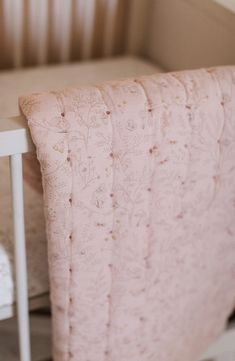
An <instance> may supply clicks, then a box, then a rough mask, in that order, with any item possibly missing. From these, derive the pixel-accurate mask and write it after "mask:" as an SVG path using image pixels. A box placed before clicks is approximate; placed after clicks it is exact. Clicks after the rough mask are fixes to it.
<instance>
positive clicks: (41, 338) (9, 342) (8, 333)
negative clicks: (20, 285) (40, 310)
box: [0, 315, 51, 361]
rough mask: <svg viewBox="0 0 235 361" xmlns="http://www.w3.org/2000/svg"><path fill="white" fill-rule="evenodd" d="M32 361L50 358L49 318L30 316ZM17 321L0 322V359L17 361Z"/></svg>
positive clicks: (42, 360)
mask: <svg viewBox="0 0 235 361" xmlns="http://www.w3.org/2000/svg"><path fill="white" fill-rule="evenodd" d="M30 327H31V341H32V361H49V360H50V356H51V336H50V335H51V331H50V330H51V321H50V317H49V316H45V315H31V317H30ZM16 330H17V321H16V319H15V318H12V319H8V320H5V321H1V322H0V355H1V356H0V359H1V360H4V361H19V353H18V337H17V332H16Z"/></svg>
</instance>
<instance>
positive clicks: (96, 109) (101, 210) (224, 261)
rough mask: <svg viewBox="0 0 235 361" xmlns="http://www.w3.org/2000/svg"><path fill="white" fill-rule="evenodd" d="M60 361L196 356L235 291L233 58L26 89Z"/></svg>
mask: <svg viewBox="0 0 235 361" xmlns="http://www.w3.org/2000/svg"><path fill="white" fill-rule="evenodd" d="M20 107H21V109H22V111H23V113H24V114H25V116H26V118H27V119H28V123H29V127H30V130H31V134H32V137H33V140H34V142H35V144H36V148H37V156H38V159H39V162H40V165H41V171H42V177H43V188H44V200H45V216H46V222H47V235H48V247H49V266H50V280H51V301H52V310H53V330H54V360H56V361H68V360H69V361H70V360H71V361H194V360H197V359H198V357H199V355H200V354H201V352H202V351H204V350H205V348H206V347H207V346H208V344H209V343H210V342H211V341H213V340H214V339H215V338H216V337H217V335H219V334H220V333H221V332H222V330H223V328H224V326H225V322H226V319H227V317H228V315H229V313H230V312H231V310H232V308H233V306H234V303H235V67H221V68H214V69H208V70H197V71H186V72H179V73H170V74H162V75H159V74H157V75H153V76H147V77H141V78H138V79H128V80H123V81H115V82H110V83H105V84H101V85H99V86H89V87H78V88H73V89H66V90H64V91H60V92H49V93H42V94H33V95H31V96H27V97H21V99H20Z"/></svg>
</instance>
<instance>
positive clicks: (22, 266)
mask: <svg viewBox="0 0 235 361" xmlns="http://www.w3.org/2000/svg"><path fill="white" fill-rule="evenodd" d="M10 167H11V183H12V205H13V217H14V247H15V267H16V288H17V295H16V300H17V317H18V331H19V346H20V361H30V359H31V356H30V354H31V351H30V330H29V308H28V290H27V264H26V245H25V229H24V203H23V176H22V155H21V154H14V155H12V156H11V157H10Z"/></svg>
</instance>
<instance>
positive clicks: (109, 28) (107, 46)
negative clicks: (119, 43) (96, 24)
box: [104, 0, 118, 56]
mask: <svg viewBox="0 0 235 361" xmlns="http://www.w3.org/2000/svg"><path fill="white" fill-rule="evenodd" d="M117 6H118V0H110V1H108V3H107V7H106V19H105V39H104V55H105V56H110V55H112V51H113V40H114V30H115V19H116V16H117Z"/></svg>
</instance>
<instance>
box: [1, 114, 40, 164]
mask: <svg viewBox="0 0 235 361" xmlns="http://www.w3.org/2000/svg"><path fill="white" fill-rule="evenodd" d="M33 150H34V145H33V142H32V139H31V136H30V134H29V130H28V128H27V125H26V121H25V119H24V117H23V116H18V117H12V118H6V119H1V120H0V157H3V156H10V155H14V154H18V153H27V152H30V151H33Z"/></svg>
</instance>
